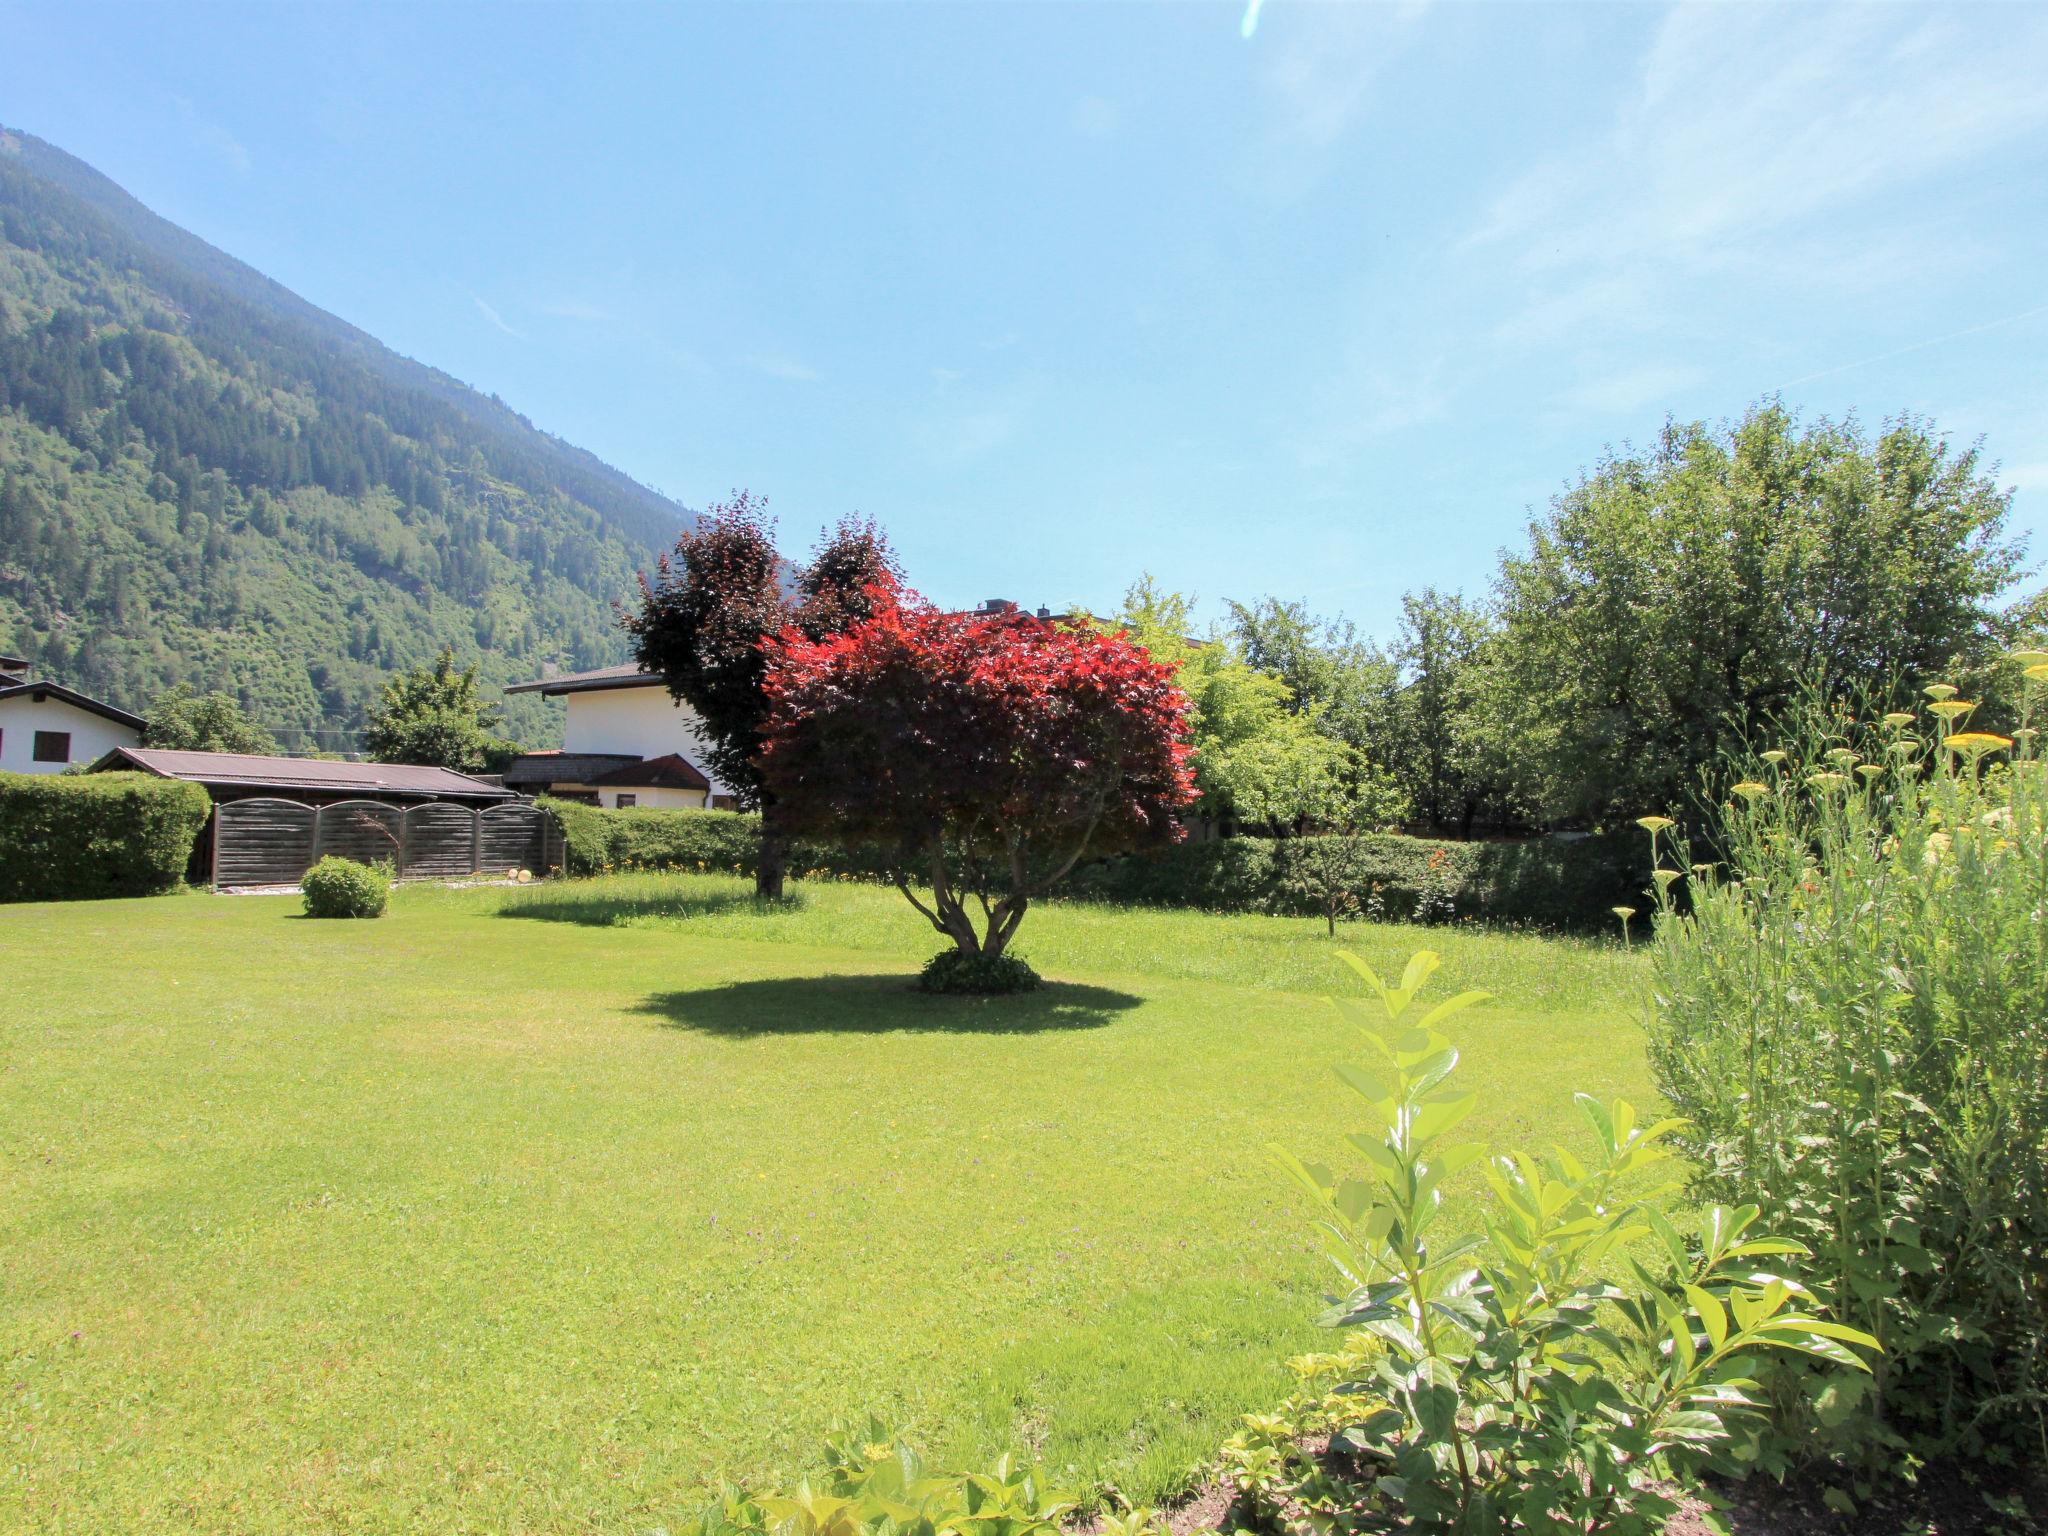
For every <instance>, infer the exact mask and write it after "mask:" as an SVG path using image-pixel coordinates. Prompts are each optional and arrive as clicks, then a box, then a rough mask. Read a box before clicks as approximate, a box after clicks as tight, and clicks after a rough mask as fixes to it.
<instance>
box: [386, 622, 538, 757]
mask: <svg viewBox="0 0 2048 1536" xmlns="http://www.w3.org/2000/svg"><path fill="white" fill-rule="evenodd" d="M498 715H499V711H498V706H497V705H495V704H492V703H489V702H487V701H486V700H485V699H484V698H483V697H482V696H481V695H480V694H479V693H478V692H477V681H476V668H475V667H473V666H471V667H463V668H461V669H459V670H458V669H457V667H456V665H455V652H454V651H453V650H452V649H444V650H443V651H442V652H441V654H440V655H439V656H437V657H436V658H435V659H434V664H433V665H432V666H431V667H414V668H412V669H411V670H409V671H406V672H401V673H399V675H398V676H396V677H394V678H392V679H391V680H390V681H389V682H387V683H386V684H385V685H384V692H383V694H382V696H381V697H380V698H379V699H378V701H377V705H376V707H375V708H374V709H372V710H371V711H370V717H369V721H368V723H367V724H366V725H365V727H364V729H363V746H364V748H365V750H366V751H368V753H369V755H370V757H371V758H372V759H373V760H375V761H376V762H380V763H420V764H424V765H426V766H428V767H433V768H452V769H454V770H455V771H456V772H457V773H478V772H481V771H483V770H484V769H487V768H488V769H491V770H492V771H496V770H498V769H500V768H502V767H503V766H504V765H505V763H506V762H508V761H510V760H511V759H512V758H513V757H516V756H517V755H518V752H519V749H518V748H517V747H516V746H514V745H513V744H512V743H510V742H507V741H504V740H501V739H500V738H499V737H498V736H497V735H496V734H495V732H496V730H497V725H498Z"/></svg>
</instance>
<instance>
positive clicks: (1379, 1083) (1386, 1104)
mask: <svg viewBox="0 0 2048 1536" xmlns="http://www.w3.org/2000/svg"><path fill="white" fill-rule="evenodd" d="M1336 1071H1337V1077H1338V1079H1339V1080H1340V1081H1341V1082H1342V1083H1343V1084H1344V1086H1345V1087H1347V1088H1349V1089H1350V1090H1351V1091H1352V1092H1353V1093H1356V1094H1357V1095H1358V1096H1359V1097H1360V1098H1362V1099H1364V1100H1365V1101H1366V1102H1367V1103H1368V1104H1370V1105H1372V1107H1373V1108H1374V1109H1377V1110H1379V1111H1380V1112H1381V1114H1383V1115H1385V1116H1386V1117H1387V1118H1388V1119H1392V1118H1393V1113H1394V1102H1395V1093H1394V1089H1393V1087H1392V1086H1391V1085H1390V1084H1389V1083H1388V1082H1387V1081H1386V1080H1385V1079H1384V1078H1382V1077H1381V1076H1380V1075H1379V1074H1378V1073H1377V1072H1374V1071H1373V1070H1372V1069H1371V1068H1369V1067H1361V1066H1356V1065H1354V1064H1353V1063H1351V1062H1348V1061H1340V1062H1339V1063H1337V1068H1336Z"/></svg>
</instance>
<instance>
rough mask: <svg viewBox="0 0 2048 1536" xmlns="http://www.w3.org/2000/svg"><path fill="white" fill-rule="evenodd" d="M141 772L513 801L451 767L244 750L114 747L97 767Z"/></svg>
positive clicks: (237, 783) (214, 781)
mask: <svg viewBox="0 0 2048 1536" xmlns="http://www.w3.org/2000/svg"><path fill="white" fill-rule="evenodd" d="M122 767H126V768H140V769H142V770H143V771H144V772H145V773H154V774H156V775H158V776H159V777H161V778H166V779H189V780H191V781H192V782H193V783H195V784H206V785H219V786H221V787H223V788H236V789H282V790H293V789H299V790H322V791H332V790H353V791H356V792H357V793H360V794H362V795H365V796H368V797H370V798H372V799H374V798H376V797H377V796H379V795H407V796H413V797H416V798H424V799H437V800H510V799H513V798H515V797H514V796H513V794H512V792H511V791H510V790H508V789H501V788H499V787H498V786H497V785H495V784H486V783H484V782H483V780H481V779H474V778H471V777H470V776H469V775H468V774H466V773H457V772H455V771H454V770H453V769H450V768H421V767H417V766H415V765H413V764H410V763H330V762H323V761H321V760H319V759H317V758H309V757H258V756H255V755H253V754H250V753H245V752H174V751H171V750H170V749H168V748H164V747H116V748H114V750H113V751H111V752H109V753H108V754H107V755H106V756H105V757H103V758H101V759H100V760H99V761H98V762H96V763H94V764H93V770H94V772H99V771H101V770H103V769H107V768H122Z"/></svg>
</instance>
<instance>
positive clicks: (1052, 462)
mask: <svg viewBox="0 0 2048 1536" xmlns="http://www.w3.org/2000/svg"><path fill="white" fill-rule="evenodd" d="M1242 14H1243V11H1242V7H1241V6H1236V5H1232V6H1220V7H1210V6H1197V5H1186V6H1167V5H1136V4H1129V5H1111V4H1096V5H1087V6H1064V5H1055V4H1018V5H998V4H959V5H951V6H943V5H936V4H926V5H909V4H903V5H880V4H870V5H860V6H846V7H826V6H815V5H814V6H801V7H798V6H790V7H780V8H778V7H772V6H757V5H748V6H738V5H734V6H704V7H695V6H664V7H648V8H635V7H632V6H625V5H604V6H597V5H590V6H584V7H578V8H567V7H564V8H546V7H541V6H537V5H525V6H516V7H511V6H498V7H485V6H483V5H480V4H469V5H449V6H440V7H436V6H426V5H408V6H404V7H397V6H393V7H388V8H387V7H373V6H365V5H343V4H330V5H323V6H317V7H314V6H307V7H298V6H289V5H282V4H266V5H261V6H256V7H246V8H245V7H238V6H233V5H225V4H209V5H175V4H156V5H149V6H142V7H135V8H123V7H115V6H98V5H92V4H83V3H77V0H70V3H66V4H62V5H23V4H18V3H9V0H0V122H6V123H9V124H11V125H14V126H18V127H22V128H26V129H28V130H29V131H31V132H33V133H37V134H40V135H42V136H43V137H45V138H47V139H50V140H51V141H52V142H54V143H56V144H58V145H60V146H61V147H63V148H65V149H68V150H70V151H71V152H72V153H74V154H77V155H79V156H81V157H82V158H84V159H86V160H88V161H90V162H91V163H92V164H94V165H96V166H97V167H98V168H99V169H101V170H102V171H104V172H106V173H107V174H108V175H110V176H112V177H113V178H114V179H115V180H116V181H118V182H120V183H121V184H122V185H124V186H125V187H127V188H128V189H129V190H130V191H131V192H133V193H134V194H135V195H136V196H138V197H140V198H141V199H143V200H144V201H145V202H147V203H149V204H150V205H152V206H153V207H155V208H156V209H157V210H158V211H159V212H161V213H163V214H165V215H166V216H167V217H169V218H171V219H173V220H175V221H177V222H178V223H180V224H183V225H184V226H186V227H187V228H189V229H192V230H193V231H195V232H197V233H198V234H200V235H202V236H204V237H205V238H207V239H209V240H211V241H213V242H214V243H216V244H218V245H220V246H222V247H223V248H225V249H226V250H228V251H230V252H232V253H234V254H235V255H237V256H240V257H242V258H243V259H244V260H247V261H249V262H251V263H252V264H254V265H255V266H257V267H259V268H261V269H262V270H263V271H265V272H267V273H269V274H271V275H272V276H274V277H276V278H277V279H279V280H280V281H282V282H284V283H285V284H287V285H288V286H290V287H292V288H293V289H295V290H297V291H298V292H299V293H301V294H303V295H305V296H306V297H307V298H309V299H311V300H313V301H314V302H315V303H318V304H321V305H323V306H325V307H326V308H328V309H331V310H333V311H334V312H335V313H337V314H339V315H341V316H343V317H344V318H346V319H348V320H351V321H353V322H355V323H356V324H358V325H360V326H362V327H364V328H365V329H367V330H369V331H370V332H372V333H373V334H375V335H376V336H378V337H380V338H381V339H383V340H384V341H386V342H387V343H389V344H390V345H392V346H393V347H396V348H397V349H399V350H400V351H403V352H406V353H409V354H411V355H413V356H416V357H418V358H421V359H422V360H424V361H427V362H430V363H433V364H435V365H437V366H439V367H442V368H444V369H446V370H448V371H449V372H451V373H453V374H455V375H456V376H458V377H460V378H463V379H465V380H468V381H469V382H471V383H473V384H475V385H477V386H479V387H480V388H483V389H486V390H491V391H495V392H497V393H498V394H500V395H502V396H503V397H504V398H505V399H506V400H507V401H508V402H510V403H511V404H513V405H514V406H516V407H518V408H519V409H521V410H523V411H524V412H526V413H527V414H528V415H529V416H530V417H531V418H532V419H533V420H534V421H535V422H537V423H538V424H540V425H542V426H544V427H546V428H548V429H550V430H552V431H555V432H558V433H560V434H561V435H562V436H564V437H566V438H568V439H570V440H571V441H574V442H577V443H580V444H583V445H585V446H587V447H589V448H591V449H593V450H594V451H596V452H598V453H599V454H601V455H603V456H604V457H605V458H607V459H609V460H611V461H612V462H613V463H616V464H618V465H619V466H620V467H621V468H623V469H625V470H627V471H628V472H630V473H632V474H634V475H636V476H637V477H639V478H640V479H642V480H645V481H647V482H648V483H650V484H652V485H655V486H658V487H660V488H661V489H663V490H665V491H667V492H669V493H670V494H672V495H674V496H676V497H678V498H680V499H682V500H684V501H686V502H688V503H690V504H693V505H701V504H703V503H704V502H706V501H709V500H711V499H713V498H715V497H717V496H719V495H721V494H723V493H724V492H725V491H727V490H729V489H730V488H732V487H735V486H742V485H744V486H749V487H751V488H753V489H754V490H756V491H758V492H761V493H764V494H766V495H767V496H768V497H769V498H770V501H771V504H772V506H773V508H774V510H775V511H776V512H777V513H779V515H780V516H781V519H782V525H783V531H784V536H785V542H786V543H787V544H789V545H790V546H792V547H795V548H801V547H802V546H803V545H804V544H805V543H806V542H807V541H808V539H809V538H810V536H811V535H812V533H813V532H814V531H815V529H816V528H817V527H818V526H819V525H820V524H821V523H823V522H825V521H827V520H829V519H831V518H834V517H836V516H837V515H838V514H840V513H842V512H846V511H853V510H859V511H863V512H866V513H869V514H871V515H873V516H875V517H877V518H879V519H881V520H882V521H883V522H884V523H885V524H886V525H887V527H888V528H889V529H890V531H891V533H892V535H893V536H894V537H895V539H896V541H897V543H898V545H899V547H900V548H901V550H902V551H903V553H904V555H905V558H906V561H907V564H908V566H909V568H910V574H911V577H912V579H913V581H915V582H916V583H917V584H918V585H919V586H921V587H922V588H923V589H924V590H926V591H927V592H929V593H930V594H931V595H933V596H935V597H938V598H940V599H943V600H946V601H958V602H966V601H970V600H973V599H976V598H980V597H984V596H995V595H1004V596H1011V597H1016V598H1020V599H1023V600H1025V601H1028V602H1033V603H1036V602H1040V601H1044V602H1051V603H1055V604H1061V603H1068V602H1083V603H1087V604H1089V605H1090V606H1093V607H1097V608H1103V607H1108V606H1111V605H1113V603H1114V602H1115V600H1116V598H1117V596H1118V595H1119V593H1120V592H1121V591H1122V589H1123V587H1124V586H1125V585H1126V583H1128V582H1129V580H1130V579H1131V578H1133V577H1134V576H1135V575H1137V574H1138V573H1139V572H1140V571H1144V570H1149V571H1151V572H1152V573H1153V574H1154V575H1156V576H1157V577H1158V578H1159V579H1160V580H1161V581H1163V582H1165V583H1167V584H1169V585H1171V586H1174V587H1178V588H1181V589H1183V590H1187V591H1191V592H1194V593H1197V594H1199V595H1200V597H1201V598H1202V599H1203V600H1204V606H1205V610H1206V611H1207V612H1209V613H1212V614H1213V613H1215V612H1216V611H1217V610H1218V608H1219V607H1220V601H1221V599H1223V598H1226V597H1239V598H1250V597H1255V596H1258V595H1261V594H1266V593H1275V594H1279V595H1282V596H1289V597H1306V598H1307V599H1308V600H1309V601H1310V602H1311V603H1312V604H1313V605H1314V606H1316V607H1317V608H1318V609H1320V610H1322V611H1326V612H1336V611H1343V612H1346V613H1348V614H1349V615H1350V616H1352V617H1353V618H1355V619H1357V620H1358V621H1359V622H1360V623H1361V625H1363V626H1364V627H1365V628H1366V629H1368V630H1369V631H1372V632H1375V633H1378V634H1382V635H1385V634H1388V633H1390V632H1391V629H1392V626H1393V618H1394V614H1395V612H1396V611H1397V608H1398V604H1399V599H1400V594H1401V593H1402V591H1403V590H1405V589H1409V588H1414V587H1420V586H1423V585H1427V584H1434V585H1437V586H1442V587H1453V588H1458V587H1461V588H1465V589H1467V590H1478V589H1480V588H1483V587H1484V585H1485V584H1486V582H1487V581H1488V579H1489V577H1490V574H1491V571H1492V569H1493V566H1494V563H1495V557H1496V553H1497V551H1498V550H1499V549H1500V547H1501V546H1503V545H1507V544H1516V543H1519V542H1520V540H1521V538H1522V535H1523V529H1524V527H1525V526H1526V523H1527V520H1528V517H1529V515H1530V513H1531V511H1532V510H1533V509H1538V508H1540V507H1541V506H1542V505H1543V504H1544V503H1546V502H1547V501H1548V499H1549V498H1550V497H1551V496H1552V495H1553V494H1554V493H1555V492H1556V491H1557V490H1558V489H1559V488H1560V487H1561V486H1562V485H1563V484H1565V483H1566V481H1567V480H1569V479H1570V478H1571V477H1572V476H1573V475H1574V474H1575V473H1577V472H1578V471H1579V470H1580V469H1581V468H1582V467H1584V466H1586V465H1588V464H1590V463H1591V462H1592V461H1594V460H1595V459H1596V458H1597V457H1598V456H1599V454H1600V452H1601V451H1602V449H1603V447H1605V446H1606V445H1609V444H1619V443H1622V442H1625V441H1629V440H1634V441H1637V442H1641V441H1644V440H1646V439H1648V438H1649V437H1650V436H1651V435H1652V434H1653V433H1654V431H1655V430H1656V428H1657V426H1658V424H1659V423H1660V422H1661V421H1662V419H1663V418H1664V416H1665V415H1666V414H1667V413H1670V414H1675V415H1678V416H1680V417H1685V418H1706V419H1720V418H1723V417H1726V416H1729V415H1731V414H1734V413H1738V412H1740V411H1741V410H1742V409H1743V408H1744V407H1745V406H1746V405H1748V404H1749V403H1751V402H1752V401H1754V400H1756V399H1757V398H1758V397H1759V396H1762V395H1764V394H1766V393H1769V392H1772V391H1782V393H1783V395H1784V397H1785V399H1786V400H1787V402H1788V403H1790V404H1792V405H1794V406H1796V407H1798V408H1800V409H1802V410H1804V411H1806V412H1808V413H1820V412H1824V413H1830V414H1834V413H1840V412H1844V411H1848V410H1851V409H1853V410H1855V411H1857V412H1859V413H1860V414H1861V415H1862V416H1863V417H1864V418H1865V419H1866V421H1871V422H1875V421H1877V420H1880V419H1882V418H1884V417H1886V416H1889V415H1891V414H1893V413H1896V412H1898V411H1900V410H1910V411H1914V412H1920V413H1925V414H1927V415H1930V416H1932V417H1933V418H1934V419H1935V420H1936V422H1937V423H1938V424H1939V425H1941V426H1942V427H1943V428H1945V429H1946V430H1947V431H1949V432H1950V433H1951V434H1952V435H1953V436H1954V437H1955V438H1957V439H1959V440H1963V441H1967V440H1969V439H1973V438H1976V437H1979V436H1981V437H1983V438H1984V439H1985V443H1986V449H1987V452H1988V453H1989V455H1990V456H1992V457H1994V458H1996V459H1998V460H1999V461H2001V462H2002V464H2003V472H2002V475H2001V479H2002V480H2003V481H2004V482H2005V483H2007V484H2010V485H2013V486H2015V487H2017V488H2018V499H2017V502H2016V509H2015V525H2016V526H2017V527H2018V528H2020V529H2022V530H2025V531H2029V532H2032V531H2034V530H2037V529H2039V528H2040V526H2041V525H2042V524H2043V523H2044V522H2048V370H2044V368H2043V366H2042V362H2043V358H2044V355H2048V89H2044V88H2043V87H2042V85H2041V81H2043V80H2044V79H2048V7H2040V6H2031V7H2030V6H2020V5H1992V4H1985V5H1976V6H1950V7H1946V8H1941V9H1923V8H1917V7H1911V6H1902V5H1887V6H1863V7H1856V8H1849V9H1839V10H1838V9H1828V8H1823V7H1819V6H1799V7H1795V8H1790V9H1773V8H1767V7H1763V6H1734V5H1728V6H1722V7H1718V8H1707V9H1677V10H1666V9H1662V8H1656V7H1651V6H1647V5H1626V6H1599V5H1592V4H1585V5H1570V6H1545V5H1535V4H1518V5H1513V6H1505V5H1503V6H1492V5H1476V4H1438V5H1399V6H1352V7H1340V6H1335V5H1297V4H1290V3H1288V0H1269V3H1268V4H1266V6H1265V7H1264V9H1263V11H1262V13H1261V15H1260V17H1259V21H1258V25H1257V28H1256V30H1255V32H1254V33H1253V35H1252V36H1250V37H1249V38H1247V37H1245V36H1243V35H1242V29H1241V26H1240V21H1241V18H1242ZM2036 542H2037V543H2038V544H2040V545H2041V551H2040V552H2041V553H2042V554H2044V555H2048V541H2042V540H2039V539H2037V540H2036Z"/></svg>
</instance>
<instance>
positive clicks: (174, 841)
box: [0, 773, 213, 901]
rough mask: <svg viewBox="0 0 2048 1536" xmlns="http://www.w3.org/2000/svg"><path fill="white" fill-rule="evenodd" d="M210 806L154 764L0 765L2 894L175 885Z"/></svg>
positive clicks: (50, 897) (135, 892)
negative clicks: (80, 768) (98, 767)
mask: <svg viewBox="0 0 2048 1536" xmlns="http://www.w3.org/2000/svg"><path fill="white" fill-rule="evenodd" d="M212 808H213V805H212V802H211V801H210V800H209V799H208V798H207V795H206V791H205V790H204V789H202V788H200V787H199V786H198V785H197V784H187V783H185V782H184V781H183V780H180V779H160V778H157V777H156V776H155V775H154V774H148V773H83V774H73V773H51V774H37V773H0V901H77V900H84V899H91V898H96V897H103V896H158V895H162V894H163V893H164V892H165V891H172V890H176V889H177V888H178V886H179V885H180V884H182V883H183V881H184V879H185V866H186V864H187V863H188V862H189V861H190V860H191V857H192V845H193V843H194V841H195V840H196V839H197V838H198V836H199V832H200V829H201V828H202V827H204V826H205V825H206V818H207V816H208V815H209V814H210V813H211V811H212Z"/></svg>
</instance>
